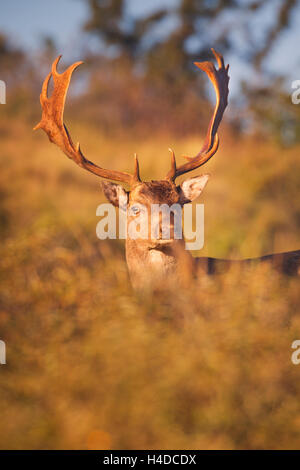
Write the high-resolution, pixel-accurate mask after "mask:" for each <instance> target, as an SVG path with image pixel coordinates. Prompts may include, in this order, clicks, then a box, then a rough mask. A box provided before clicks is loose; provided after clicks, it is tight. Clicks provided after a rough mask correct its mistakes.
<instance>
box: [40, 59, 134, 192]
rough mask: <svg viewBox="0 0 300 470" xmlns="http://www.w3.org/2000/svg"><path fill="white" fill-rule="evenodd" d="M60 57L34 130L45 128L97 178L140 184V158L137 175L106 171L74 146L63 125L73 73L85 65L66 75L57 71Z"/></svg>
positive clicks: (43, 89)
mask: <svg viewBox="0 0 300 470" xmlns="http://www.w3.org/2000/svg"><path fill="white" fill-rule="evenodd" d="M60 58H61V56H58V57H57V58H56V59H55V61H54V62H53V64H52V70H51V72H50V73H49V74H48V75H47V77H46V79H45V81H44V83H43V87H42V93H41V95H40V101H41V106H42V111H43V112H42V119H41V121H40V122H39V123H38V124H37V125H36V126H35V127H34V130H36V129H43V130H44V131H45V132H46V134H47V135H48V137H49V140H50V141H51V142H53V143H54V144H56V145H58V147H60V148H61V150H62V151H63V152H64V153H65V154H66V155H67V157H69V158H70V159H71V160H73V161H74V162H75V163H77V165H79V166H80V167H82V168H84V169H85V170H88V171H90V172H91V173H94V174H95V175H97V176H101V177H102V178H107V179H111V180H114V181H121V182H122V183H127V184H129V185H133V184H134V183H136V182H139V181H140V177H139V165H138V160H137V157H136V156H135V171H134V174H133V175H131V174H129V173H124V172H121V171H115V170H106V169H104V168H101V167H100V166H98V165H95V163H93V162H90V161H89V160H87V159H86V158H85V157H84V155H83V153H82V151H81V149H80V145H79V143H78V144H77V145H76V146H74V144H73V142H72V139H71V136H70V134H69V132H68V130H67V128H66V126H65V124H64V122H63V114H64V106H65V100H66V95H67V92H68V88H69V84H70V80H71V76H72V73H73V72H74V70H75V69H76V68H77V67H78V66H79V65H80V64H82V62H76V63H74V64H73V65H71V66H70V67H69V68H68V69H67V70H66V71H65V72H63V73H61V74H60V73H58V72H57V64H58V62H59V60H60ZM51 76H52V78H53V83H54V89H53V93H52V96H51V97H50V98H48V96H47V92H48V85H49V81H50V78H51Z"/></svg>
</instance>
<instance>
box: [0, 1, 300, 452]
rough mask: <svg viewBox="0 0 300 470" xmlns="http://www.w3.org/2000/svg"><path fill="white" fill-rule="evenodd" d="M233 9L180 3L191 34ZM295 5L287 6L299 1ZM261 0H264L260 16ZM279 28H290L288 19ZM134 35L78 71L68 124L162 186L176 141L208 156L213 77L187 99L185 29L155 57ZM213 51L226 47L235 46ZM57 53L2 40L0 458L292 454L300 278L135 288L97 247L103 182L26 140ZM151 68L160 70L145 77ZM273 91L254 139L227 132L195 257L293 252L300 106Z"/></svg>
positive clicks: (103, 152)
mask: <svg viewBox="0 0 300 470" xmlns="http://www.w3.org/2000/svg"><path fill="white" fill-rule="evenodd" d="M105 3H106V5H110V4H111V5H112V2H105ZM225 3H226V5H227V3H228V2H179V6H178V9H179V10H178V11H183V10H184V9H185V12H186V13H185V14H186V18H187V20H186V21H188V18H189V15H190V17H192V19H193V22H194V23H195V24H196V21H194V19H195V18H194V14H195V10H194V8H196V7H197V6H198V7H199V8H201V9H202V10H201V12H202V13H201V15H202V14H203V15H204V17H205V18H206V19H207V17H209V15H211V19H212V20H213V21H219V20H218V18H220V17H219V15H220V14H221V13H222V5H225ZM285 3H286V5H289V8H290V9H289V10H288V11H292V6H293V2H285ZM90 4H91V12H92V11H94V12H95V15H94V16H92V17H91V19H90V21H89V23H88V25H87V26H86V28H87V29H89V30H90V31H92V30H94V29H95V31H96V32H97V28H98V29H99V28H100V29H101V30H103V34H104V39H105V41H108V40H109V38H112V39H110V41H112V42H115V41H119V39H120V36H122V34H123V32H122V30H119V27H117V26H114V28H115V29H116V33H115V35H113V34H111V33H110V32H109V30H108V32H107V31H106V29H105V28H104V27H103V25H102V26H101V25H99V23H97V22H96V19H97V18H98V20H99V16H98V17H97V15H96V13H97V12H98V11H99V9H98V7H99V6H100V2H96V1H93V2H90ZM121 4H122V2H115V3H114V5H115V8H116V13H113V12H112V11H110V12H109V11H108V10H107V12H106V13H105V14H106V15H107V17H105V18H107V20H106V22H105V26H106V27H107V26H108V25H109V24H111V23H112V24H113V25H115V23H116V22H115V20H113V18H115V17H114V16H113V15H115V14H116V17H117V18H119V19H120V18H122V17H121V16H120V15H121V13H120V11H121V10H120V8H121V6H122V5H121ZM210 4H214V5H215V7H214V8H213V7H212V6H210ZM262 4H263V2H253V4H252V8H253V12H255V11H259V8H260V6H261V7H262ZM103 5H104V2H102V8H104V6H103ZM230 5H231V6H230V8H231V13H232V15H233V17H234V8H235V2H230ZM92 8H93V9H94V10H92ZM118 8H119V10H118ZM188 8H191V12H190V13H189V12H188ZM218 8H219V10H218ZM224 8H225V7H224ZM209 9H212V11H211V13H210V12H209ZM118 11H119V13H118ZM160 14H161V18H163V16H164V15H163V13H160ZM101 15H103V10H101ZM118 15H119V16H118ZM199 15H200V13H199ZM205 15H206V16H205ZM282 17H283V20H284V21H283V27H285V25H287V24H288V14H286V15H284V14H283V16H282ZM100 19H101V18H100ZM92 20H93V21H94V23H93V21H92ZM145 21H146V20H145ZM155 21H160V20H159V18H152V19H151V21H150V20H149V23H148V24H147V21H146V26H145V28H146V29H147V28H148V27H149V28H150V26H151V27H152V23H153V24H154V23H155ZM139 27H141V23H139V24H134V28H133V33H132V32H130V31H129V32H127V33H126V34H128V35H129V36H128V40H127V42H128V44H129V45H128V46H127V47H125V46H124V47H123V51H122V53H121V54H119V55H114V56H113V55H112V56H109V55H105V54H104V55H103V54H102V55H93V54H91V53H89V54H88V55H87V57H86V65H87V69H86V70H87V75H88V81H87V82H85V78H83V75H84V74H83V72H81V73H80V71H78V72H76V75H74V82H73V83H72V86H71V89H70V92H71V95H70V97H69V100H68V107H67V110H66V122H67V123H68V127H69V129H70V131H71V135H72V136H74V139H76V140H79V141H80V142H81V143H82V148H83V151H84V153H85V154H86V155H87V156H88V158H90V159H91V160H93V161H95V162H98V163H99V164H101V165H103V166H104V167H109V168H122V169H123V170H131V169H132V166H133V157H132V155H133V153H134V152H138V154H139V156H140V163H141V173H142V177H143V178H144V179H150V178H151V179H160V178H161V177H162V176H163V175H164V174H165V173H166V171H167V168H168V167H169V154H168V151H167V149H168V147H169V146H172V147H173V148H174V150H175V151H176V154H177V155H178V159H180V155H183V154H188V155H193V154H196V153H197V152H198V151H199V145H200V142H201V137H203V135H204V133H205V130H206V126H207V122H208V119H209V118H210V109H211V105H210V104H209V103H208V100H207V97H206V94H205V92H204V86H203V83H204V81H202V78H200V80H201V81H200V82H199V83H198V82H197V86H195V87H194V84H195V85H196V81H195V82H194V80H197V79H198V78H197V79H196V78H195V79H194V78H191V77H189V78H188V77H187V76H184V77H182V81H181V78H180V77H179V75H180V73H181V72H183V70H182V69H183V65H182V64H183V62H181V61H182V60H184V61H186V60H190V59H191V57H190V59H187V58H188V55H187V56H185V54H189V53H188V52H187V51H186V50H184V52H182V51H183V50H182V49H180V50H179V48H180V47H181V46H180V44H182V43H181V42H180V41H182V37H181V39H180V38H179V39H178V37H177V36H176V34H175V33H174V34H175V38H174V36H173V38H172V35H171V37H170V38H169V39H168V40H166V41H165V42H163V43H161V44H155V45H153V47H151V49H149V55H148V54H147V55H145V56H144V52H143V50H142V49H139V47H140V46H139V44H140V42H139V41H140V39H139V38H138V40H137V41H138V42H137V45H136V46H134V47H133V46H131V43H132V42H133V43H134V41H135V39H132V38H131V35H132V34H134V32H135V31H136V29H137V30H138V29H139ZM141 28H142V27H141ZM279 29H280V28H279ZM279 29H278V28H277V30H278V31H279ZM142 31H145V30H143V28H142ZM179 31H181V30H179ZM185 31H186V30H185ZM140 34H141V36H140V37H141V38H142V37H143V34H142V33H140ZM178 34H179V33H178ZM182 34H183V33H182ZM278 34H279V32H278ZM278 34H277V33H276V35H275V33H273V39H274V40H275V36H276V37H277V35H278ZM116 38H117V39H116ZM121 39H122V37H121ZM122 41H123V39H122ZM178 41H179V42H178ZM214 45H215V43H214ZM219 45H220V48H221V50H222V52H224V50H226V47H228V51H229V50H230V47H229V46H230V44H229V43H228V42H226V41H225V39H224V41H223V39H220V42H219V43H218V47H219ZM131 47H132V49H135V51H134V53H129V52H128V49H130V48H131ZM201 47H202V45H201ZM223 47H224V50H223ZM204 49H205V50H206V51H207V44H204V45H203V49H199V51H198V52H197V54H198V53H200V52H201V58H202V52H203V57H205V50H204ZM256 50H258V49H256ZM170 51H173V52H172V53H171V52H170ZM176 51H177V53H178V55H179V58H178V60H179V63H180V64H181V65H180V67H181V71H180V72H179V71H178V70H177V71H176V73H177V76H176V80H174V81H173V82H174V83H173V82H172V80H171V79H170V78H168V77H167V74H168V69H169V70H172V73H173V71H175V68H176V69H177V65H175V64H176V60H177V56H176ZM56 54H57V50H56V45H55V43H54V42H53V41H52V40H51V38H45V41H44V43H43V44H41V48H40V51H39V53H38V54H37V55H36V56H34V57H33V58H31V59H29V58H28V57H27V56H26V54H25V53H24V51H21V50H19V49H18V48H16V47H15V46H14V45H13V44H12V43H11V42H10V41H9V40H8V39H7V38H5V37H4V36H2V37H1V40H0V69H1V73H2V70H3V71H4V69H5V74H6V75H5V77H4V76H2V75H1V79H5V80H6V81H7V83H9V86H8V93H9V96H8V99H7V105H5V106H0V138H1V152H0V166H1V168H0V182H1V183H0V184H1V192H0V234H1V245H0V259H1V264H0V277H1V280H0V339H1V340H4V341H5V342H6V345H7V364H6V365H5V366H0V416H1V422H2V423H5V425H2V426H1V428H0V443H1V444H0V447H1V448H3V449H23V448H25V449H32V448H34V449H64V448H70V449H78V448H80V449H154V448H163V449H171V448H173V449H176V448H177V449H192V448H193V449H195V448H196V449H197V448H204V449H219V448H221V449H254V448H256V449H266V448H271V449H275V448H276V449H278V448H280V449H287V448H299V442H300V408H299V398H298V397H299V393H300V382H299V369H298V368H297V366H295V365H293V364H292V362H291V354H292V352H293V351H292V350H291V344H292V342H293V341H294V340H295V339H299V338H300V320H299V308H300V299H299V280H298V279H293V278H288V277H281V276H280V275H279V274H277V273H276V272H273V271H271V270H270V269H269V268H268V266H267V265H265V266H258V267H251V268H248V269H247V270H245V271H243V272H240V271H239V270H238V268H235V269H232V270H231V271H230V272H229V273H227V274H225V275H223V276H218V277H213V278H208V277H205V276H202V277H200V278H199V279H196V280H192V279H190V282H189V284H188V285H186V286H185V288H178V286H170V285H168V283H167V280H166V285H165V286H163V287H162V289H161V291H159V292H157V293H156V294H155V295H154V296H152V295H147V294H145V295H144V296H143V297H140V296H139V295H137V294H135V293H134V292H133V291H132V289H131V287H130V284H129V280H128V275H127V268H126V264H125V258H124V245H123V242H120V241H118V240H112V241H100V240H97V238H96V232H95V230H96V224H97V222H98V220H97V217H96V207H97V206H98V204H99V203H101V202H104V198H103V195H102V194H101V192H100V185H99V180H97V178H95V177H94V176H92V175H90V174H88V173H87V172H84V171H82V170H81V169H80V168H78V167H76V166H75V165H74V164H73V163H72V162H70V161H69V160H68V159H67V158H66V157H65V156H64V155H62V154H61V153H60V151H59V150H58V149H57V148H56V147H54V146H53V145H50V143H49V141H48V139H47V138H46V136H45V135H44V134H43V133H42V132H39V133H36V134H33V133H32V127H33V126H34V125H35V124H36V122H37V121H38V120H39V116H40V106H39V102H38V95H39V93H40V89H41V82H42V79H43V78H44V77H45V76H46V74H47V73H48V71H49V65H50V62H51V60H52V59H53V58H54V57H55V55H56ZM173 54H174V55H173ZM182 54H184V58H183V56H182ZM253 54H254V50H253ZM171 56H172V57H171ZM143 57H145V59H147V61H148V65H147V67H149V69H148V70H149V73H148V72H147V73H145V70H146V68H144V69H143V70H142V72H141V71H140V70H139V69H138V67H137V62H136V60H140V59H142V58H143ZM163 57H169V58H170V61H169V60H164V59H163ZM251 57H253V64H254V55H252V56H251ZM136 58H138V59H136ZM197 58H199V56H198V57H197ZM251 60H252V59H251ZM155 63H157V64H159V67H160V70H161V72H162V73H161V77H162V78H161V79H160V78H159V79H157V80H153V76H154V75H156V72H155V73H154V72H151V67H154V64H155ZM259 63H260V61H259V60H258V61H257V64H259ZM4 64H5V67H4ZM254 65H255V64H254ZM173 67H174V68H173ZM257 67H258V65H257ZM152 70H154V68H153V69H152ZM3 73H4V72H3ZM174 73H175V72H174ZM178 74H179V75H178ZM198 76H199V74H198V75H197V77H198ZM157 77H159V74H157ZM20 78H21V80H20ZM165 79H166V80H167V81H168V80H169V81H168V87H166V86H165V82H164V80H165ZM205 80H206V79H205ZM274 80H275V78H274ZM276 80H278V82H276V83H277V85H276V87H275V88H274V87H273V88H272V87H271V86H270V87H269V88H268V89H267V88H265V89H264V91H263V90H260V91H259V90H251V89H250V90H247V93H248V95H247V96H248V97H250V101H249V103H248V104H247V106H246V108H245V109H244V110H243V114H242V116H243V118H245V120H246V121H249V122H250V124H251V126H250V127H251V132H250V131H249V129H248V132H247V133H245V132H243V131H244V127H243V126H241V125H239V123H240V120H241V115H239V116H238V118H236V121H235V122H232V121H229V120H227V122H226V121H225V122H224V123H222V129H221V131H220V136H221V147H220V149H219V151H218V154H217V155H216V156H215V158H213V159H212V160H211V161H209V162H208V163H207V165H206V167H205V171H206V172H209V173H211V175H212V178H211V181H210V182H209V184H208V186H207V188H206V191H205V193H204V197H203V199H201V200H199V202H204V203H205V247H204V249H203V250H202V251H201V252H200V253H195V255H198V256H207V255H209V256H216V257H232V258H243V257H254V256H259V255H262V254H266V253H271V252H275V251H278V252H279V251H288V250H294V249H299V228H300V199H299V192H300V183H299V181H300V178H299V175H300V162H299V150H300V146H299V143H297V142H298V140H299V111H298V108H299V107H297V106H293V105H291V102H290V97H288V96H287V95H286V94H285V93H284V91H283V88H282V83H281V81H280V79H279V78H277V79H276ZM175 82H176V84H175ZM186 83H189V85H188V86H186ZM205 83H206V81H205ZM270 83H275V82H270ZM173 84H174V87H175V88H173ZM176 87H177V88H176ZM82 89H84V90H85V92H84V93H83V94H82V93H81V92H82ZM76 90H80V93H76ZM270 90H272V91H270ZM245 96H246V95H245ZM177 98H178V99H177ZM233 107H234V105H233ZM286 113H288V114H286ZM291 113H292V114H291ZM258 116H260V121H258V120H257V117H258ZM287 117H288V119H287ZM259 122H261V123H262V124H263V126H261V125H259ZM297 126H298V127H297ZM285 128H286V129H287V132H288V133H290V132H291V131H292V133H293V137H292V138H289V139H287V137H286V136H287V134H286V132H285V131H284V129H285ZM201 132H202V136H201V134H200V133H201ZM199 172H201V170H200V171H198V172H196V173H195V174H199ZM183 274H184V273H183ZM184 277H185V278H188V273H186V275H185V276H184ZM298 367H299V366H298Z"/></svg>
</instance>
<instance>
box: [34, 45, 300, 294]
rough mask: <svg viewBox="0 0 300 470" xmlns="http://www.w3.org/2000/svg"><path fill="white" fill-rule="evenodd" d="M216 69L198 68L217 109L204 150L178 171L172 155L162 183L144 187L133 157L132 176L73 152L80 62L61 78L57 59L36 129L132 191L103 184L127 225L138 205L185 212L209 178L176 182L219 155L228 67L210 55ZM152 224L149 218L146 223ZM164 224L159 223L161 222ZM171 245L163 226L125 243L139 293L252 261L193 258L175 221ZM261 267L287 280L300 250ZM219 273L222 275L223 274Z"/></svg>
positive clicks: (81, 162)
mask: <svg viewBox="0 0 300 470" xmlns="http://www.w3.org/2000/svg"><path fill="white" fill-rule="evenodd" d="M212 51H213V53H214V56H215V58H216V61H217V63H218V69H216V68H215V66H214V65H213V63H212V62H195V65H196V66H197V67H199V68H200V69H201V70H203V71H204V72H206V74H207V75H208V77H209V79H210V80H211V82H212V84H213V86H214V89H215V93H216V105H215V108H214V112H213V116H212V118H211V121H210V123H209V126H208V130H207V134H206V138H205V141H204V145H203V147H202V148H201V150H200V152H199V153H198V154H197V155H196V156H195V157H193V158H192V157H185V158H186V159H187V160H188V161H187V162H186V163H184V164H182V165H180V166H177V165H176V161H175V155H174V152H172V151H171V168H170V170H169V172H168V173H167V175H166V176H165V178H164V179H163V180H160V181H142V180H141V179H140V174H139V163H138V160H137V157H136V156H135V169H134V172H133V174H129V173H125V172H122V171H116V170H107V169H104V168H101V167H100V166H98V165H96V164H94V163H93V162H91V161H89V160H87V159H86V158H85V156H84V155H83V153H82V151H81V148H80V146H79V143H78V144H77V145H76V146H75V145H74V144H73V141H72V139H71V136H70V134H69V132H68V130H67V128H66V126H65V124H64V122H63V113H64V105H65V99H66V95H67V91H68V87H69V84H70V80H71V76H72V73H73V71H74V70H75V69H76V68H77V67H78V66H79V65H80V64H81V63H82V62H76V63H74V64H73V65H71V66H70V67H69V68H68V69H67V70H66V71H65V72H63V73H61V74H60V73H58V72H57V64H58V62H59V60H60V58H61V56H59V57H57V59H56V60H55V61H54V63H53V65H52V71H51V72H50V73H49V74H48V76H47V77H46V79H45V81H44V83H43V87H42V92H41V96H40V101H41V106H42V119H41V121H40V122H39V124H37V126H35V128H34V129H43V130H44V131H45V132H46V134H47V135H48V137H49V140H50V141H51V142H53V143H55V144H56V145H58V146H59V147H60V148H61V150H62V151H63V152H64V153H65V154H66V155H67V157H69V158H70V159H71V160H73V161H74V162H75V163H77V165H79V166H80V167H81V168H84V169H85V170H88V171H90V172H91V173H94V174H95V175H97V176H100V177H102V178H104V179H108V180H113V181H119V182H121V183H123V184H126V185H128V186H129V188H130V189H129V191H126V190H125V189H124V188H123V186H121V185H118V184H115V183H112V182H108V181H103V182H102V188H103V191H104V194H105V196H106V198H107V199H108V200H109V201H110V202H111V203H112V204H113V205H115V206H118V207H119V208H120V209H121V210H124V209H125V210H126V211H127V221H128V223H130V221H132V220H134V218H135V217H137V215H140V214H139V210H140V209H139V208H140V205H142V206H143V207H144V208H146V212H148V213H149V214H150V211H151V207H152V205H153V204H165V205H167V206H169V207H170V206H172V205H173V204H179V205H180V206H183V205H184V204H186V203H190V202H192V201H193V200H195V199H196V198H197V197H198V196H199V195H200V194H201V193H202V191H203V189H204V187H205V185H206V183H207V181H208V178H209V175H200V176H196V177H193V178H191V179H188V180H185V181H184V182H183V183H182V184H180V185H179V186H177V185H176V184H175V180H176V178H177V177H178V176H180V175H183V174H185V173H188V172H189V171H192V170H195V169H196V168H199V167H200V166H202V165H204V164H205V163H206V162H207V161H208V160H209V159H210V158H211V157H212V156H213V155H214V154H215V153H216V152H217V150H218V147H219V137H218V134H217V131H218V127H219V125H220V123H221V120H222V117H223V113H224V111H225V108H226V106H227V98H228V92H229V90H228V83H229V76H228V68H229V66H228V65H227V66H226V67H225V65H224V60H223V57H222V55H221V54H219V53H217V52H216V51H214V50H213V49H212ZM51 77H52V79H53V84H54V88H53V93H52V96H50V97H48V95H47V92H48V84H49V80H50V78H51ZM148 220H150V217H149V218H148ZM159 224H161V218H160V219H159ZM169 228H170V229H171V232H170V233H171V235H170V237H169V239H165V238H164V237H163V236H162V230H161V226H159V235H158V236H157V237H156V238H152V236H151V231H150V230H149V232H148V234H149V235H148V238H146V239H132V238H130V237H127V239H126V260H127V265H128V269H129V274H130V278H131V282H132V284H133V286H134V287H135V288H141V287H144V286H145V285H149V283H150V284H151V283H152V282H153V281H154V280H155V281H157V282H160V281H161V280H162V279H163V278H164V279H166V278H169V279H170V278H172V276H174V275H175V276H176V277H178V276H179V277H180V275H181V273H182V272H183V271H186V269H184V268H187V270H188V271H193V270H194V268H195V267H197V269H198V267H200V270H202V269H203V270H204V271H205V272H206V273H207V274H212V273H215V272H218V270H219V266H221V267H224V266H225V267H226V266H227V265H230V264H231V263H243V262H249V261H252V260H249V259H248V260H241V261H232V260H221V259H216V258H193V257H192V255H191V254H190V253H189V252H187V251H186V250H185V245H184V240H183V237H181V239H180V238H179V239H178V237H177V238H176V239H175V237H174V219H172V218H170V221H169ZM255 260H257V261H259V260H261V261H270V262H271V263H272V264H274V266H275V267H276V268H278V269H280V270H281V271H282V272H285V273H287V274H299V271H298V270H299V266H300V250H298V251H293V252H288V253H280V254H274V255H268V256H264V257H262V258H255ZM221 270H223V269H222V268H221Z"/></svg>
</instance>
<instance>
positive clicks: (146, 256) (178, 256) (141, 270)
mask: <svg viewBox="0 0 300 470" xmlns="http://www.w3.org/2000/svg"><path fill="white" fill-rule="evenodd" d="M126 261H127V266H128V270H129V275H130V279H131V282H132V285H133V287H134V288H139V287H141V286H142V287H144V286H148V285H150V284H153V282H155V283H160V282H164V281H166V280H168V279H171V278H173V277H176V276H177V272H178V271H179V270H180V271H181V270H182V268H183V266H184V265H185V266H187V267H188V269H190V267H191V265H192V264H193V257H192V256H191V254H190V253H189V252H188V251H186V250H185V242H184V240H173V241H172V242H171V243H169V244H166V245H161V246H156V247H153V248H151V247H149V245H148V244H146V243H144V242H143V240H131V239H129V238H127V239H126ZM179 266H180V268H179Z"/></svg>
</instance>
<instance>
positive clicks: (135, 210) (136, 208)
mask: <svg viewBox="0 0 300 470" xmlns="http://www.w3.org/2000/svg"><path fill="white" fill-rule="evenodd" d="M140 211H141V209H140V208H139V206H132V207H130V215H138V214H139V213H140Z"/></svg>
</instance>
